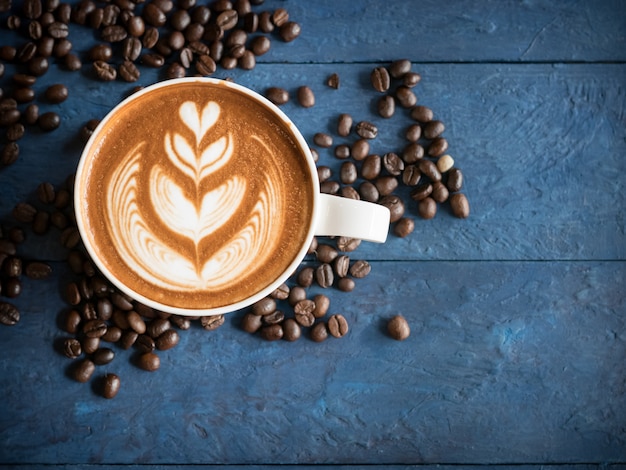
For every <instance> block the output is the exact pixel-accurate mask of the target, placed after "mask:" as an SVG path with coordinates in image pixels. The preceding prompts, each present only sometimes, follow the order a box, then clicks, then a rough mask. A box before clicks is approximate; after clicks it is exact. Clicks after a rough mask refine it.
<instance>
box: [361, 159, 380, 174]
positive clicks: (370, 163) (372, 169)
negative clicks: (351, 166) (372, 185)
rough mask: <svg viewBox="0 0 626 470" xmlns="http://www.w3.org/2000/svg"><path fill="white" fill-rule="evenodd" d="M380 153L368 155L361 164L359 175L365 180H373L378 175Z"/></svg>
mask: <svg viewBox="0 0 626 470" xmlns="http://www.w3.org/2000/svg"><path fill="white" fill-rule="evenodd" d="M380 170H381V158H380V155H368V156H367V157H366V158H365V160H363V165H361V176H362V177H363V178H364V179H366V180H373V179H375V178H377V177H378V175H380Z"/></svg>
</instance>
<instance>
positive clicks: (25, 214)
mask: <svg viewBox="0 0 626 470" xmlns="http://www.w3.org/2000/svg"><path fill="white" fill-rule="evenodd" d="M11 214H12V215H13V218H14V219H15V220H17V221H18V222H21V223H24V224H28V223H31V222H32V221H33V220H34V219H35V214H37V209H36V208H35V207H34V206H33V205H31V204H29V203H27V202H18V203H17V204H16V205H15V207H14V208H13V211H12V212H11Z"/></svg>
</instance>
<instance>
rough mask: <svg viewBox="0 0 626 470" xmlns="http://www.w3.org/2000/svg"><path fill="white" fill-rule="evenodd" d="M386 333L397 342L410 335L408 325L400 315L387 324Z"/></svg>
mask: <svg viewBox="0 0 626 470" xmlns="http://www.w3.org/2000/svg"><path fill="white" fill-rule="evenodd" d="M387 331H388V333H389V336H391V337H392V338H393V339H395V340H397V341H404V340H405V339H407V338H408V337H409V335H410V334H411V328H410V327H409V323H408V322H407V321H406V318H404V317H403V316H402V315H396V316H394V317H393V318H391V319H390V320H389V321H388V322H387Z"/></svg>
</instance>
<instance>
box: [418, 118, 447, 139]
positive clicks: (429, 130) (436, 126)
mask: <svg viewBox="0 0 626 470" xmlns="http://www.w3.org/2000/svg"><path fill="white" fill-rule="evenodd" d="M445 129H446V126H445V125H444V124H443V122H441V121H437V120H432V121H429V122H428V123H427V124H426V125H425V126H424V129H423V134H424V137H425V138H427V139H435V138H437V137H439V136H440V135H441V134H443V131H445Z"/></svg>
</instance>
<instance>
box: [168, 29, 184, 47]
mask: <svg viewBox="0 0 626 470" xmlns="http://www.w3.org/2000/svg"><path fill="white" fill-rule="evenodd" d="M185 42H186V39H185V36H184V35H183V33H181V32H180V31H172V32H171V33H170V34H169V35H168V36H167V45H168V46H169V47H170V48H171V49H172V50H173V51H179V50H181V49H182V48H183V47H184V46H185Z"/></svg>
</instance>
